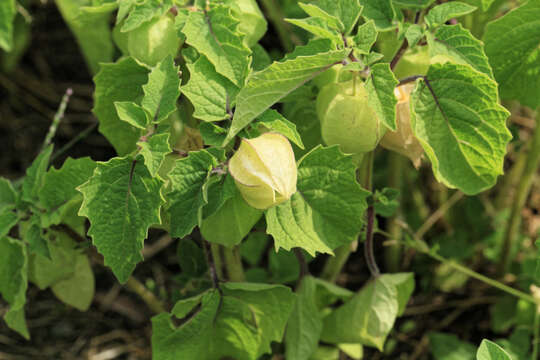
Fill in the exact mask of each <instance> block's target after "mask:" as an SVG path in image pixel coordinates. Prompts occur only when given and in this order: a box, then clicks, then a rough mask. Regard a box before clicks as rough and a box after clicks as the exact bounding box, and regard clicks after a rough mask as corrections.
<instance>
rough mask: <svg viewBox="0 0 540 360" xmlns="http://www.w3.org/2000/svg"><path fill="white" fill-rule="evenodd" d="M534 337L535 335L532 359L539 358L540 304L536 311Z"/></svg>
mask: <svg viewBox="0 0 540 360" xmlns="http://www.w3.org/2000/svg"><path fill="white" fill-rule="evenodd" d="M533 326H534V329H533V333H534V337H533V350H532V357H531V359H538V348H539V346H540V305H537V306H536V311H535V312H534V324H533Z"/></svg>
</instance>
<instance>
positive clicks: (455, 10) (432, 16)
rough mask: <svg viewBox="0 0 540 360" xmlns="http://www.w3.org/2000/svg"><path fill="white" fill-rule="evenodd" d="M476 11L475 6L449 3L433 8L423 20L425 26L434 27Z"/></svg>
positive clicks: (456, 2)
mask: <svg viewBox="0 0 540 360" xmlns="http://www.w3.org/2000/svg"><path fill="white" fill-rule="evenodd" d="M475 10H476V7H475V6H471V5H469V4H467V3H463V2H460V1H451V2H447V3H444V4H440V5H437V6H435V7H434V8H433V9H431V10H430V11H429V13H428V14H427V15H426V17H425V18H424V21H425V22H426V24H427V26H429V27H436V26H439V25H442V24H444V23H445V22H447V21H448V20H450V19H452V18H455V17H460V16H463V15H467V14H469V13H471V12H473V11H475Z"/></svg>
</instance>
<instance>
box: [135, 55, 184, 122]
mask: <svg viewBox="0 0 540 360" xmlns="http://www.w3.org/2000/svg"><path fill="white" fill-rule="evenodd" d="M178 71H179V67H178V66H175V65H174V60H173V58H172V57H171V56H167V57H166V58H165V59H164V60H163V61H161V62H160V63H158V64H157V65H156V66H155V67H154V68H153V69H152V71H151V72H150V74H149V75H148V83H147V84H145V85H143V91H144V97H143V99H142V102H141V106H142V107H143V108H144V109H145V110H146V111H148V112H149V113H150V114H151V115H152V117H153V122H155V123H159V122H162V121H163V120H165V119H167V118H168V117H169V115H171V114H172V113H173V112H175V111H176V100H178V97H179V96H180V78H179V77H178Z"/></svg>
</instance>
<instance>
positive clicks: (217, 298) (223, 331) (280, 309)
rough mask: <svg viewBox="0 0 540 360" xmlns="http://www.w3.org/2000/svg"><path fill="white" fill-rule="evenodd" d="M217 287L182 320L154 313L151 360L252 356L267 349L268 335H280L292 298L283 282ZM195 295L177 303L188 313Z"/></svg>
mask: <svg viewBox="0 0 540 360" xmlns="http://www.w3.org/2000/svg"><path fill="white" fill-rule="evenodd" d="M220 288H221V293H220V292H219V291H217V290H211V291H208V292H207V293H205V294H204V295H203V296H202V298H201V300H200V309H199V310H198V312H197V313H196V314H195V315H193V317H192V318H190V319H189V321H186V322H184V323H183V324H182V325H180V326H175V325H174V324H173V321H172V320H173V315H172V314H167V313H165V314H160V315H158V316H155V317H154V318H153V319H152V330H153V334H152V353H153V358H154V359H155V360H177V359H197V360H215V359H222V358H226V357H230V358H233V359H237V360H256V359H258V358H259V357H260V356H261V355H263V354H265V353H269V352H270V351H271V349H270V343H271V342H272V341H281V340H282V338H283V333H284V330H285V325H286V323H287V319H288V318H289V314H290V312H291V310H292V307H293V305H294V301H295V295H294V294H293V293H292V292H291V290H290V289H289V288H287V287H285V286H282V285H267V284H254V283H223V284H221V285H220ZM197 303H199V300H198V299H197V298H194V299H191V300H182V304H181V305H179V307H178V308H175V309H176V312H177V313H178V315H179V316H182V315H186V314H187V311H186V310H187V308H188V307H192V308H193V307H194V306H195V305H196V304H197Z"/></svg>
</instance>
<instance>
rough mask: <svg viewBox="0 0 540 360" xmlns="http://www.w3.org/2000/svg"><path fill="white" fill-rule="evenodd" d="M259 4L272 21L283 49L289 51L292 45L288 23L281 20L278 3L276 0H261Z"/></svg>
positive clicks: (281, 15)
mask: <svg viewBox="0 0 540 360" xmlns="http://www.w3.org/2000/svg"><path fill="white" fill-rule="evenodd" d="M261 4H262V6H263V8H264V11H265V13H266V15H267V17H268V19H269V20H270V22H272V25H274V29H275V30H276V32H277V35H278V37H279V41H280V42H281V45H282V46H283V50H285V52H291V51H292V50H293V47H294V44H293V41H292V38H291V30H290V29H289V28H288V27H289V26H288V24H287V23H286V22H285V21H283V14H282V12H281V9H280V7H279V5H278V4H276V0H261Z"/></svg>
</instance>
